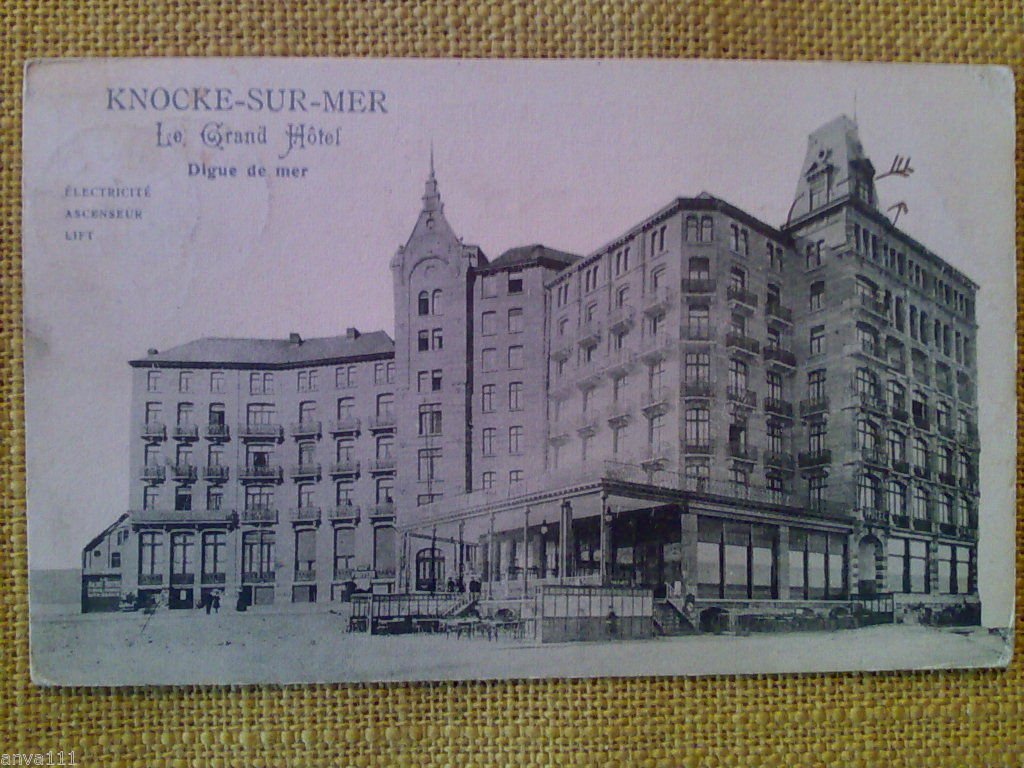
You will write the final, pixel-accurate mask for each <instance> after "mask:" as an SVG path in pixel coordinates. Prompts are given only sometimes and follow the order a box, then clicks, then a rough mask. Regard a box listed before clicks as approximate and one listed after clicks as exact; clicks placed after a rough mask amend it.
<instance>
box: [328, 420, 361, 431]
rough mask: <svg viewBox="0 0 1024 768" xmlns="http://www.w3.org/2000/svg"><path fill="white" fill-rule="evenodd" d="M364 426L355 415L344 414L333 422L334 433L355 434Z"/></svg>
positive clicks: (332, 429)
mask: <svg viewBox="0 0 1024 768" xmlns="http://www.w3.org/2000/svg"><path fill="white" fill-rule="evenodd" d="M362 426H363V422H362V421H361V420H360V419H358V418H357V417H355V416H342V417H341V418H338V419H335V420H334V421H332V422H331V434H332V435H354V434H357V433H358V432H359V431H360V430H361V429H362Z"/></svg>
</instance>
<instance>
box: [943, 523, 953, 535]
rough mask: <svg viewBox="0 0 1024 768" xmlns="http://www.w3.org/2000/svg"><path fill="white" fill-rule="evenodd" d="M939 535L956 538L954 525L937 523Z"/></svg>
mask: <svg viewBox="0 0 1024 768" xmlns="http://www.w3.org/2000/svg"><path fill="white" fill-rule="evenodd" d="M939 533H941V534H943V535H944V536H956V525H955V524H954V523H939Z"/></svg>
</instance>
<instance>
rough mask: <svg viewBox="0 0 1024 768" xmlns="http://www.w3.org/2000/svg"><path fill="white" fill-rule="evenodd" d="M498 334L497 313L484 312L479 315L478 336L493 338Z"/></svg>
mask: <svg viewBox="0 0 1024 768" xmlns="http://www.w3.org/2000/svg"><path fill="white" fill-rule="evenodd" d="M497 332H498V313H497V312H484V313H483V314H482V315H480V334H481V335H482V336H493V335H494V334H496V333H497Z"/></svg>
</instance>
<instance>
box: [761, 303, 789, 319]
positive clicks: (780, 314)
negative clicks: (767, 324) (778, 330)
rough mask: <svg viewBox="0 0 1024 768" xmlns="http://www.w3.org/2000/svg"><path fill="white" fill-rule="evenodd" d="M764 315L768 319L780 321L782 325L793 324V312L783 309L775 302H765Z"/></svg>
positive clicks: (787, 308) (786, 308)
mask: <svg viewBox="0 0 1024 768" xmlns="http://www.w3.org/2000/svg"><path fill="white" fill-rule="evenodd" d="M764 313H765V315H767V316H768V317H769V318H772V319H775V320H780V321H782V322H783V323H789V324H792V322H793V310H792V309H790V308H789V307H784V306H782V305H781V304H779V303H778V302H776V301H769V302H766V303H765V305H764Z"/></svg>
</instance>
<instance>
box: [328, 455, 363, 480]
mask: <svg viewBox="0 0 1024 768" xmlns="http://www.w3.org/2000/svg"><path fill="white" fill-rule="evenodd" d="M360 468H361V467H360V464H359V462H358V461H354V460H352V459H346V460H344V461H336V462H334V463H333V464H331V469H330V475H331V477H335V478H338V477H357V476H358V475H359V471H360Z"/></svg>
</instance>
